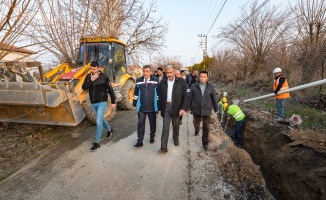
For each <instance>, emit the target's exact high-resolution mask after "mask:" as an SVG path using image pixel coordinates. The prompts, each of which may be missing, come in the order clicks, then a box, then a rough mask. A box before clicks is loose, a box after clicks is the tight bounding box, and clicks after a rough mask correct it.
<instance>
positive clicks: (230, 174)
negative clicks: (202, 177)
mask: <svg viewBox="0 0 326 200" xmlns="http://www.w3.org/2000/svg"><path fill="white" fill-rule="evenodd" d="M213 119H214V123H213V124H212V125H213V126H211V133H210V142H211V143H210V147H211V151H208V153H209V156H210V157H211V158H213V159H212V161H211V163H207V164H208V165H210V166H211V167H212V168H214V166H219V167H218V168H219V169H220V170H221V171H220V173H218V174H217V173H211V177H210V178H209V179H207V185H209V187H211V188H210V191H211V196H216V193H218V192H219V191H218V190H216V189H215V188H218V187H215V186H216V184H217V182H216V181H214V180H218V179H219V178H220V177H221V176H222V177H223V180H224V181H226V182H227V183H228V184H230V185H233V187H234V188H235V191H237V192H234V194H238V195H239V196H235V197H231V196H224V199H232V198H236V199H274V198H273V196H272V195H271V193H270V192H269V191H268V189H267V188H266V182H265V179H264V178H263V175H262V173H261V170H260V167H259V166H258V165H256V164H254V162H253V161H252V159H251V157H250V155H249V154H248V153H247V152H246V151H245V150H243V149H239V148H237V147H236V146H235V145H234V142H233V141H232V139H231V138H230V137H229V136H227V135H226V134H225V133H224V132H223V131H222V128H221V125H220V123H219V122H218V120H217V118H215V117H214V118H213ZM207 171H211V172H214V170H213V169H211V170H209V167H208V170H207Z"/></svg>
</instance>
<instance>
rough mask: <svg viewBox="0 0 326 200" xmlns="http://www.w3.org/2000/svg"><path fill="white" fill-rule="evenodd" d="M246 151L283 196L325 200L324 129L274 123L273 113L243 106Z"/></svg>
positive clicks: (325, 161) (285, 197)
mask: <svg viewBox="0 0 326 200" xmlns="http://www.w3.org/2000/svg"><path fill="white" fill-rule="evenodd" d="M244 110H245V111H246V113H247V114H248V115H249V117H248V122H247V124H246V126H245V128H244V133H243V138H244V144H245V146H246V150H247V151H248V152H249V153H250V154H251V156H252V157H253V158H254V160H255V161H256V162H257V164H258V165H260V166H261V167H262V168H263V169H264V170H265V171H266V172H267V174H268V176H269V177H270V178H271V180H272V182H273V185H274V187H275V188H276V190H277V191H278V192H279V193H280V195H281V196H282V197H283V198H284V199H326V168H325V166H326V130H309V129H303V128H302V127H300V126H290V125H289V124H284V123H277V122H275V121H273V114H272V113H269V112H266V111H263V110H255V109H253V108H250V107H245V108H244Z"/></svg>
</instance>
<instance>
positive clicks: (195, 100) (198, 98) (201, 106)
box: [188, 82, 218, 116]
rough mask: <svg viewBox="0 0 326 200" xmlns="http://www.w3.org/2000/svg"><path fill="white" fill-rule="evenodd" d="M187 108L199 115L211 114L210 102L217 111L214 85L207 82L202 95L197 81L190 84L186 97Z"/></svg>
mask: <svg viewBox="0 0 326 200" xmlns="http://www.w3.org/2000/svg"><path fill="white" fill-rule="evenodd" d="M188 100H189V101H188V108H189V109H191V112H192V113H194V114H195V115H199V116H211V115H212V104H213V108H214V110H215V112H217V111H218V103H217V99H216V95H215V91H214V87H213V86H212V85H211V84H209V83H208V82H207V85H206V88H205V91H204V95H202V92H201V89H200V87H199V83H196V84H192V85H191V88H190V93H189V97H188Z"/></svg>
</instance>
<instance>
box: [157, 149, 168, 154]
mask: <svg viewBox="0 0 326 200" xmlns="http://www.w3.org/2000/svg"><path fill="white" fill-rule="evenodd" d="M158 152H159V153H167V152H168V150H167V149H164V148H161V149H160V150H159V151H158Z"/></svg>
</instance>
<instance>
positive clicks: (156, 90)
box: [133, 65, 218, 153]
mask: <svg viewBox="0 0 326 200" xmlns="http://www.w3.org/2000/svg"><path fill="white" fill-rule="evenodd" d="M143 70H144V71H143V77H140V78H138V79H137V80H136V88H135V92H134V101H133V106H134V108H135V109H137V112H138V125H137V134H138V140H137V143H136V144H135V145H134V146H135V147H141V146H143V140H144V129H145V117H143V116H146V115H147V116H148V118H149V122H150V129H151V130H150V143H154V141H155V139H154V138H155V130H156V118H155V114H156V112H158V114H159V115H161V116H162V117H163V128H162V136H161V149H160V150H159V152H160V153H166V152H168V139H169V132H170V125H171V122H172V127H173V135H172V138H173V141H174V145H175V146H179V129H180V117H181V116H183V115H184V114H185V112H192V114H193V116H194V121H193V122H194V127H195V136H197V135H198V134H199V128H200V122H201V121H203V136H202V144H203V147H204V149H208V142H209V141H208V133H209V126H210V123H209V119H210V116H211V114H212V107H211V105H212V104H213V105H214V110H215V112H217V110H218V107H217V99H216V96H215V92H214V87H213V86H212V85H210V84H209V83H208V82H207V81H208V73H207V72H206V71H201V72H200V73H199V81H198V82H197V74H198V71H197V70H196V72H195V73H193V75H192V76H193V77H194V78H192V77H190V78H189V79H188V77H187V78H186V80H189V81H187V82H186V80H184V78H182V77H180V76H179V71H176V70H175V69H174V67H173V66H172V65H168V66H167V67H166V76H165V77H163V73H162V72H160V73H159V76H162V78H161V79H159V78H157V77H154V76H150V71H151V69H150V66H148V65H145V66H144V67H143ZM159 71H162V70H161V69H159ZM146 80H148V81H147V83H146ZM149 82H150V83H152V84H150V85H148V83H149ZM187 88H188V89H190V91H189V93H188V94H187Z"/></svg>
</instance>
